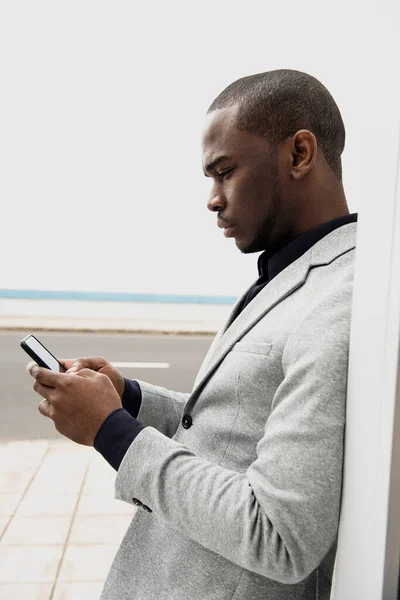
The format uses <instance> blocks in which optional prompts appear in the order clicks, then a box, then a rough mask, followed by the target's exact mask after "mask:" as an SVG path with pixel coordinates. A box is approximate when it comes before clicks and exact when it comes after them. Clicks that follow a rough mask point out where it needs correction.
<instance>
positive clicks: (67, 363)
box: [59, 358, 76, 370]
mask: <svg viewBox="0 0 400 600" xmlns="http://www.w3.org/2000/svg"><path fill="white" fill-rule="evenodd" d="M59 362H60V363H61V364H62V366H63V367H64V368H65V369H67V370H68V369H70V368H71V367H72V366H73V364H74V363H75V362H76V358H60V359H59Z"/></svg>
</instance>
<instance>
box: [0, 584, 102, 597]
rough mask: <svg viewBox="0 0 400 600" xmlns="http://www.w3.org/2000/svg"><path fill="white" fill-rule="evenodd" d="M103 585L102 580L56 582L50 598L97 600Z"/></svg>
mask: <svg viewBox="0 0 400 600" xmlns="http://www.w3.org/2000/svg"><path fill="white" fill-rule="evenodd" d="M103 585H104V584H103V582H102V581H92V582H86V583H71V582H70V583H57V585H56V588H55V590H54V596H53V598H52V600H99V598H100V594H101V591H102V589H103ZM0 597H1V596H0Z"/></svg>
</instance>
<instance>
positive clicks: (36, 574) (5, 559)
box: [0, 546, 63, 583]
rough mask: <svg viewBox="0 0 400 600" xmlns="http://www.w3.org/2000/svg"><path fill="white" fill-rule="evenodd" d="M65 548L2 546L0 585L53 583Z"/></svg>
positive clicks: (0, 551)
mask: <svg viewBox="0 0 400 600" xmlns="http://www.w3.org/2000/svg"><path fill="white" fill-rule="evenodd" d="M62 551H63V546H0V583H52V582H53V581H54V580H55V577H56V572H57V567H58V565H59V562H60V559H61V555H62Z"/></svg>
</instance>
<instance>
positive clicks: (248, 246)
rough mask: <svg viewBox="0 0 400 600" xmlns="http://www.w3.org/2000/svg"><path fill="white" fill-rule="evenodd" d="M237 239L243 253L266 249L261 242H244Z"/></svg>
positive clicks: (237, 244)
mask: <svg viewBox="0 0 400 600" xmlns="http://www.w3.org/2000/svg"><path fill="white" fill-rule="evenodd" d="M235 241H236V246H237V247H238V249H239V250H240V252H241V253H242V254H252V253H253V252H260V251H261V250H264V248H263V247H262V245H261V244H259V243H257V242H256V241H253V242H247V243H246V242H242V243H240V242H239V243H238V241H237V240H235Z"/></svg>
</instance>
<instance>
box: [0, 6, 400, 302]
mask: <svg viewBox="0 0 400 600" xmlns="http://www.w3.org/2000/svg"><path fill="white" fill-rule="evenodd" d="M394 7H395V3H394V2H393V3H388V2H386V3H385V2H383V3H382V2H381V3H380V4H379V8H378V4H377V3H372V2H370V3H368V2H363V3H361V2H352V3H349V2H339V3H338V2H336V3H330V4H328V3H325V2H316V1H315V2H308V3H307V2H306V3H302V4H299V3H297V2H284V3H283V2H282V3H272V2H266V1H262V2H255V1H251V0H250V1H248V2H245V3H244V2H235V1H233V0H231V1H226V0H220V1H218V2H216V1H202V2H197V3H193V2H183V1H171V2H161V1H160V2H145V3H136V2H127V1H118V2H111V1H108V2H105V1H104V0H96V1H94V0H70V1H69V2H66V1H65V2H54V1H43V0H35V2H31V1H23V0H21V1H16V2H2V3H1V4H0V61H1V62H0V81H1V88H2V91H1V98H0V103H1V111H0V164H1V173H2V174H1V177H0V198H1V202H2V206H3V219H2V227H1V236H0V252H1V256H2V257H3V260H2V275H1V280H0V288H38V289H40V288H42V289H65V290H73V289H75V290H99V291H121V292H124V291H127V292H160V293H191V294H198V293H204V294H210V293H214V294H239V293H240V292H241V291H242V290H243V288H244V287H245V286H246V285H247V284H248V283H250V282H251V281H253V280H254V279H255V276H256V266H255V262H256V258H257V257H256V256H255V255H253V256H243V255H241V254H240V253H239V251H238V250H237V249H236V246H235V244H234V241H233V240H226V239H225V238H223V236H222V232H221V231H220V230H218V229H217V228H216V226H215V215H212V214H211V213H208V211H207V209H206V206H205V203H206V199H207V194H208V189H209V185H210V183H209V182H208V181H207V180H206V179H205V178H204V176H203V174H202V170H201V154H200V134H201V128H202V124H203V118H204V114H205V112H206V110H207V108H208V105H209V104H210V103H211V101H212V100H213V99H214V97H215V96H216V95H217V94H218V93H219V92H220V91H221V90H222V89H223V88H224V87H225V86H226V85H228V84H229V83H231V82H232V81H233V80H235V79H237V78H238V77H242V76H245V75H248V74H251V73H257V72H260V71H265V70H270V69H275V68H295V69H300V70H304V71H307V72H309V73H311V74H312V75H314V76H316V77H317V78H319V79H320V80H321V81H322V82H323V83H324V84H325V85H326V86H327V87H328V89H329V90H330V91H331V93H332V94H333V96H334V97H335V99H336V101H337V103H338V105H339V107H340V108H341V111H342V115H343V118H344V121H345V125H346V129H347V147H346V150H345V153H344V158H343V163H344V184H345V189H346V192H347V197H348V204H349V208H350V211H351V212H357V211H362V209H363V206H364V204H365V203H366V202H370V201H371V202H374V203H376V211H377V218H383V217H384V215H382V214H381V211H380V198H379V182H380V180H381V178H382V176H383V175H384V174H383V173H382V172H377V171H376V169H375V168H374V157H375V156H376V154H377V153H384V152H385V148H386V145H387V139H388V136H390V131H391V127H392V125H393V118H394V115H395V113H396V111H397V108H396V105H395V93H394V86H395V82H394V78H395V77H396V73H397V69H394V66H395V54H394V48H395V35H396V27H397V25H398V24H397V23H396V19H395V8H394ZM372 189H373V190H376V193H375V194H374V196H372V194H371V193H370V192H371V190H372Z"/></svg>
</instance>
